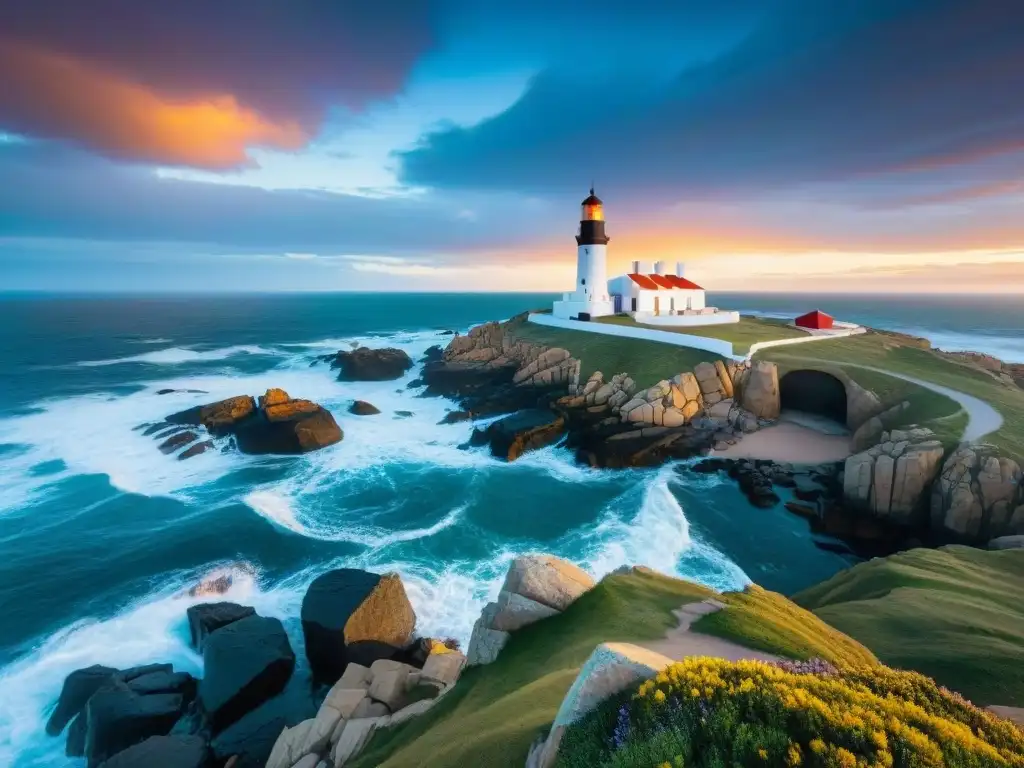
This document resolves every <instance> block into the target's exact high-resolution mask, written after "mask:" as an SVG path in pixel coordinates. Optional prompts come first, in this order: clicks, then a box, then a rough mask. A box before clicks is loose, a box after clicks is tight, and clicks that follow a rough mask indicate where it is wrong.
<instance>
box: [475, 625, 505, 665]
mask: <svg viewBox="0 0 1024 768" xmlns="http://www.w3.org/2000/svg"><path fill="white" fill-rule="evenodd" d="M509 637H510V635H509V633H508V632H502V631H500V630H497V629H490V628H488V627H486V626H484V624H483V619H482V618H481V619H477V620H476V622H475V623H474V624H473V634H472V635H470V638H469V650H468V651H467V652H466V658H467V663H468V664H469V665H470V666H479V665H483V664H490V663H492V662H493V661H494V660H495V659H497V658H498V654H499V653H501V649H502V648H504V647H505V645H506V644H507V643H508V639H509Z"/></svg>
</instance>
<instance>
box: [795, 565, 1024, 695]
mask: <svg viewBox="0 0 1024 768" xmlns="http://www.w3.org/2000/svg"><path fill="white" fill-rule="evenodd" d="M794 600H795V601H796V602H797V603H799V604H800V605H802V606H803V607H805V608H808V609H810V610H813V611H814V613H815V614H817V615H818V616H820V617H821V618H822V619H824V620H825V621H827V622H828V623H829V624H831V625H832V626H834V627H837V628H838V629H840V630H842V631H843V632H845V633H847V634H848V635H850V636H851V637H854V638H856V639H857V640H859V641H860V642H862V643H863V644H864V645H866V646H867V647H868V648H870V649H871V650H872V651H874V653H875V654H876V655H877V656H878V658H879V659H881V660H882V661H883V662H884V663H886V664H889V665H890V666H893V667H901V668H904V669H914V670H916V671H918V672H922V673H924V674H926V675H929V676H930V677H933V678H935V680H937V681H938V682H939V683H941V684H943V685H945V686H947V687H949V688H952V689H954V690H957V691H959V692H961V693H963V694H964V695H965V696H967V697H968V698H970V699H972V700H973V701H974V702H975V703H978V704H1006V705H1013V706H1024V551H1020V550H1008V551H1003V552H987V551H984V550H979V549H972V548H970V547H944V548H942V549H938V550H929V549H915V550H911V551H909V552H903V553H900V554H897V555H893V556H891V557H888V558H884V559H882V558H880V559H876V560H872V561H870V562H867V563H861V564H859V565H856V566H854V567H853V568H851V569H849V570H847V571H843V572H842V573H839V574H837V575H836V576H834V577H832V578H831V579H829V580H828V581H826V582H824V583H822V584H819V585H818V586H816V587H812V588H810V589H808V590H806V591H804V592H801V593H800V594H798V595H797V596H796V597H795V598H794Z"/></svg>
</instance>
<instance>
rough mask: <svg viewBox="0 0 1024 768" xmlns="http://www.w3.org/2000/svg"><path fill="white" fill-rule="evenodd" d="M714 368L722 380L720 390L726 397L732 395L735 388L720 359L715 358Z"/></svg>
mask: <svg viewBox="0 0 1024 768" xmlns="http://www.w3.org/2000/svg"><path fill="white" fill-rule="evenodd" d="M715 370H716V371H718V378H719V380H720V381H721V382H722V392H723V393H724V394H725V396H726V397H733V396H734V393H735V390H734V388H733V383H732V375H731V374H730V373H729V370H728V369H727V368H726V367H725V363H724V362H722V361H721V360H715Z"/></svg>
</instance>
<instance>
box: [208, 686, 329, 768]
mask: <svg viewBox="0 0 1024 768" xmlns="http://www.w3.org/2000/svg"><path fill="white" fill-rule="evenodd" d="M314 715H316V707H315V706H313V704H312V702H311V701H310V700H308V697H299V696H298V695H297V694H295V693H293V692H292V691H291V690H290V689H289V690H288V691H286V692H285V693H283V694H281V695H279V696H275V697H274V698H272V699H270V700H269V701H267V702H266V703H265V704H263V705H262V706H260V707H258V708H256V709H254V710H253V711H252V712H249V713H248V714H246V715H245V716H243V717H242V718H241V719H240V720H238V721H237V722H236V723H234V724H233V725H231V726H229V727H228V728H227V729H225V730H224V731H222V732H221V733H219V734H217V735H216V736H215V737H214V738H213V741H212V742H211V743H210V746H211V747H212V748H213V754H214V759H215V760H216V765H225V768H227V766H226V761H228V760H229V759H230V758H234V759H235V763H234V765H233V766H232V768H264V766H266V764H267V760H268V759H269V758H270V753H271V751H272V750H273V748H274V743H275V742H276V741H277V739H278V737H279V736H280V735H281V732H282V731H283V730H284V729H285V728H291V727H292V726H295V725H298V724H299V723H301V722H302V721H303V720H306V719H307V718H310V717H313V716H314Z"/></svg>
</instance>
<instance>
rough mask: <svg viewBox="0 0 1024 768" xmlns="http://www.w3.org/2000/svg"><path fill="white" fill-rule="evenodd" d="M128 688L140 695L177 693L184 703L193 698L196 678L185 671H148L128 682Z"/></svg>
mask: <svg viewBox="0 0 1024 768" xmlns="http://www.w3.org/2000/svg"><path fill="white" fill-rule="evenodd" d="M127 685H128V689H129V690H130V691H133V692H134V693H137V694H139V695H140V696H148V695H150V694H154V693H177V694H180V695H181V697H182V698H183V699H184V701H185V702H186V703H188V702H190V701H192V699H194V698H195V692H196V679H195V678H194V677H192V675H190V674H188V673H187V672H150V673H149V674H145V675H139V676H138V677H136V678H133V679H132V680H130V681H129V682H128V683H127Z"/></svg>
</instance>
